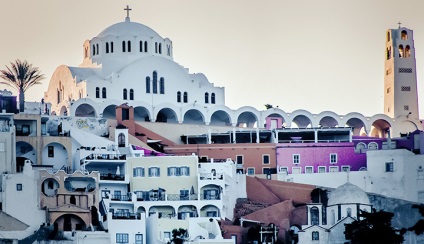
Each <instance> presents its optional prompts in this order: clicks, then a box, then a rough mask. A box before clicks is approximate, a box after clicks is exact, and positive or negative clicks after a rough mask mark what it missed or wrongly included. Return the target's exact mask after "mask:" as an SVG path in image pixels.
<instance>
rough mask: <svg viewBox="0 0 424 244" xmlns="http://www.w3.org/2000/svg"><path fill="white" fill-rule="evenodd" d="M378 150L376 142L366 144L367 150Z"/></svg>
mask: <svg viewBox="0 0 424 244" xmlns="http://www.w3.org/2000/svg"><path fill="white" fill-rule="evenodd" d="M377 149H378V144H377V143H376V142H370V143H369V144H368V150H377Z"/></svg>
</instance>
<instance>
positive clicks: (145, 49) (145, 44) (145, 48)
mask: <svg viewBox="0 0 424 244" xmlns="http://www.w3.org/2000/svg"><path fill="white" fill-rule="evenodd" d="M147 51H148V50H147V41H145V42H144V52H146V53H147Z"/></svg>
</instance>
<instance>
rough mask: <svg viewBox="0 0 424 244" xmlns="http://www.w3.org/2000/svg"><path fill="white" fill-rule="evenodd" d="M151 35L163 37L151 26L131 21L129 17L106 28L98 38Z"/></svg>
mask: <svg viewBox="0 0 424 244" xmlns="http://www.w3.org/2000/svg"><path fill="white" fill-rule="evenodd" d="M108 35H112V36H126V35H130V36H141V35H143V36H149V37H154V38H156V37H157V38H162V37H161V36H160V35H159V34H158V33H156V31H154V30H152V29H151V28H150V27H147V26H145V25H143V24H140V23H136V22H131V21H130V18H129V17H126V18H125V21H124V22H119V23H116V24H114V25H111V26H109V27H107V28H106V29H104V30H103V31H102V32H100V34H98V35H97V37H98V38H103V37H105V36H108Z"/></svg>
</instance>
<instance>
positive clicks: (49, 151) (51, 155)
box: [47, 146, 54, 158]
mask: <svg viewBox="0 0 424 244" xmlns="http://www.w3.org/2000/svg"><path fill="white" fill-rule="evenodd" d="M47 154H48V157H49V158H54V146H48V147H47Z"/></svg>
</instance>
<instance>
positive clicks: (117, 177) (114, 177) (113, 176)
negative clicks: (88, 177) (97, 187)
mask: <svg viewBox="0 0 424 244" xmlns="http://www.w3.org/2000/svg"><path fill="white" fill-rule="evenodd" d="M100 180H116V181H124V180H125V176H123V175H120V174H119V175H118V174H112V173H107V174H100Z"/></svg>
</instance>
